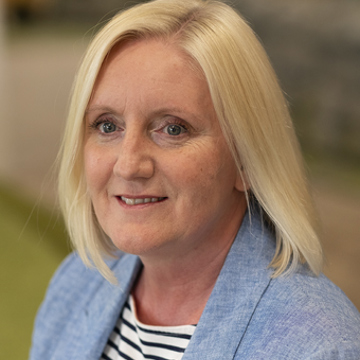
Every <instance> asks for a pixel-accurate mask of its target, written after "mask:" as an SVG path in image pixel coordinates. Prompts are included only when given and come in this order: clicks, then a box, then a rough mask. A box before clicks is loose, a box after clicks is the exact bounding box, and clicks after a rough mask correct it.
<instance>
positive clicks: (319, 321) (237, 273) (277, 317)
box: [30, 213, 360, 360]
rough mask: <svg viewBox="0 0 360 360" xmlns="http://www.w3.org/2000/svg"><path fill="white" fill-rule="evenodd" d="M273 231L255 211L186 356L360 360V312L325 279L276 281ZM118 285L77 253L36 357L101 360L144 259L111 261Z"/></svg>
mask: <svg viewBox="0 0 360 360" xmlns="http://www.w3.org/2000/svg"><path fill="white" fill-rule="evenodd" d="M274 251H275V240H274V236H273V234H272V233H271V232H270V231H269V230H268V229H267V228H266V227H265V226H264V225H262V222H261V220H260V216H259V214H256V213H254V214H252V216H251V221H250V219H249V215H248V214H247V215H246V216H245V218H244V220H243V223H242V226H241V228H240V230H239V232H238V235H237V237H236V239H235V241H234V243H233V246H232V248H231V250H230V252H229V254H228V256H227V258H226V262H225V264H224V266H223V268H222V270H221V273H220V275H219V277H218V280H217V282H216V285H215V287H214V289H213V291H212V294H211V296H210V298H209V300H208V303H207V305H206V307H205V309H204V311H203V314H202V316H201V319H200V321H199V323H198V325H197V328H196V331H195V333H194V335H193V337H192V339H191V341H190V343H189V346H188V348H187V349H186V351H185V353H184V356H183V360H202V359H204V360H230V359H237V360H240V359H241V360H250V359H257V360H259V359H264V360H265V359H266V360H282V359H284V360H285V359H286V360H295V359H308V360H310V359H311V360H315V359H316V360H325V359H326V360H335V359H344V360H359V359H360V316H359V312H358V311H357V310H356V308H355V307H354V306H353V305H352V303H351V302H350V301H349V300H348V299H347V298H346V296H345V295H344V294H343V292H342V291H341V290H340V289H339V288H337V287H336V286H335V285H334V284H332V283H331V282H330V281H329V280H328V279H327V278H326V277H325V276H323V275H321V276H320V277H314V276H312V275H311V274H310V272H309V271H308V270H307V269H306V268H305V267H302V268H300V269H299V270H298V271H297V272H296V273H295V274H293V275H292V276H288V277H284V276H282V277H279V278H276V279H272V278H271V274H272V271H271V269H269V268H268V264H269V263H270V261H271V259H272V257H273V255H274ZM110 266H111V268H112V270H113V271H114V273H115V274H116V276H117V278H118V281H119V284H120V285H119V286H114V285H111V284H109V283H108V282H107V281H105V280H104V279H103V278H102V276H101V275H99V273H98V272H97V271H96V270H91V269H88V268H86V267H85V266H84V265H83V264H82V262H81V260H80V259H79V257H78V256H77V255H76V254H72V255H70V256H69V257H68V258H67V259H66V260H65V261H64V263H63V264H62V265H61V267H60V268H59V270H58V271H57V273H56V275H55V276H54V278H53V280H52V282H51V284H50V286H49V289H48V292H47V295H46V298H45V301H44V302H43V304H42V306H41V308H40V310H39V312H38V315H37V319H36V323H35V329H34V334H33V343H32V348H31V355H30V358H31V359H32V360H83V359H84V360H85V359H87V360H98V359H99V358H100V356H101V353H102V351H103V349H104V347H105V344H106V342H107V339H108V337H109V335H110V333H111V331H112V330H113V327H114V325H115V323H116V321H117V319H118V316H119V314H120V311H121V310H122V307H123V305H124V302H125V300H126V299H127V297H128V294H129V291H130V290H131V287H132V285H133V283H134V280H135V279H136V277H137V274H138V273H139V270H140V269H141V266H142V265H141V262H140V260H139V258H138V257H137V256H134V255H127V254H126V255H122V256H121V257H120V259H119V260H116V261H113V262H111V263H110Z"/></svg>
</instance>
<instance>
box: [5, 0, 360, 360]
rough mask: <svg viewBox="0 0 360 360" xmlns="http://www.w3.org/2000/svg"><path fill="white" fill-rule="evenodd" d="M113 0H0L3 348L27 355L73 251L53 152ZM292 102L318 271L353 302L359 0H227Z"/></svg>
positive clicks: (357, 235)
mask: <svg viewBox="0 0 360 360" xmlns="http://www.w3.org/2000/svg"><path fill="white" fill-rule="evenodd" d="M134 3H135V2H134V1H126V2H125V1H122V0H117V1H115V0H102V1H98V0H5V1H4V0H3V2H1V3H0V125H1V126H0V236H1V238H0V246H1V251H0V263H1V271H0V291H1V295H0V319H1V321H0V347H1V354H2V356H3V358H6V359H26V358H27V356H28V351H29V347H30V341H31V331H32V327H33V321H34V317H35V314H36V310H37V308H38V306H39V304H40V302H41V300H42V298H43V296H44V292H45V289H46V286H47V284H48V281H49V279H50V277H51V275H52V273H53V272H54V271H55V269H56V267H57V266H58V265H59V263H60V262H61V260H62V259H63V258H64V257H65V256H66V254H67V253H68V252H69V251H70V246H69V243H68V239H67V235H66V232H65V230H64V228H63V223H62V220H61V217H60V216H59V214H58V208H57V203H56V194H55V188H56V186H55V181H56V180H55V179H56V175H55V174H56V167H54V161H55V159H56V155H57V151H58V148H59V144H60V140H61V135H62V131H63V127H64V121H65V117H66V112H67V107H68V100H69V94H70V90H71V84H72V81H73V78H74V75H75V72H76V69H77V66H78V64H79V61H80V59H81V56H82V54H83V52H84V50H85V48H86V46H87V44H88V43H89V40H90V38H91V36H92V35H93V34H94V32H95V31H96V29H98V28H99V26H101V24H102V23H103V22H104V21H106V19H108V18H109V17H110V16H111V15H113V14H114V13H116V12H117V11H118V10H120V9H121V8H123V6H130V5H132V4H134ZM232 3H233V4H234V6H235V7H236V8H238V9H239V10H240V11H241V13H242V14H243V15H244V16H245V18H246V19H247V21H248V22H249V23H250V24H251V26H252V27H253V28H254V29H255V32H256V33H257V34H258V35H259V37H260V39H261V41H262V43H263V45H264V46H265V48H266V50H267V51H268V54H269V56H270V58H271V61H272V63H273V65H274V67H275V70H276V72H277V74H278V76H279V79H280V82H281V84H282V87H283V89H284V91H285V93H286V97H287V99H288V101H289V105H290V108H291V112H292V115H293V118H294V122H295V126H296V130H297V133H298V135H299V138H300V142H301V145H302V148H303V151H304V155H305V158H306V161H307V165H308V170H309V176H310V179H311V184H312V188H313V193H314V197H315V200H316V204H317V207H318V210H319V215H320V219H321V222H322V226H323V244H324V248H325V253H326V266H325V273H326V274H327V275H328V276H329V277H330V278H331V279H332V280H333V281H334V282H335V283H336V284H337V285H338V286H340V287H341V288H342V289H343V291H345V293H346V294H347V295H348V296H349V297H350V299H351V300H352V301H353V303H354V304H355V305H356V306H357V307H358V308H359V309H360V284H359V278H360V21H359V19H360V1H359V0H292V1H287V0H233V1H232Z"/></svg>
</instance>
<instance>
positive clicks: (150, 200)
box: [117, 196, 167, 205]
mask: <svg viewBox="0 0 360 360" xmlns="http://www.w3.org/2000/svg"><path fill="white" fill-rule="evenodd" d="M117 198H118V199H120V200H121V201H123V202H124V203H125V204H126V205H140V204H148V203H156V202H160V201H164V200H165V199H167V198H166V197H145V198H128V197H125V196H117Z"/></svg>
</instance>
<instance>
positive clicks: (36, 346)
mask: <svg viewBox="0 0 360 360" xmlns="http://www.w3.org/2000/svg"><path fill="white" fill-rule="evenodd" d="M127 258H128V257H127V255H124V256H120V258H119V259H116V260H112V261H109V262H108V266H109V267H110V268H112V269H114V270H115V271H117V272H118V273H121V272H122V271H123V270H124V264H123V263H124V262H125V265H126V267H127V268H130V269H131V266H129V264H128V263H127V260H126V259H127ZM129 271H130V270H129ZM123 272H125V271H123ZM110 288H111V289H112V288H114V289H115V288H116V287H114V286H112V285H110V284H109V283H108V282H107V280H105V279H104V278H103V277H102V276H101V274H100V273H99V272H98V271H97V270H96V269H90V268H87V267H86V266H85V265H84V264H83V262H82V261H81V259H80V258H79V256H78V255H77V254H76V253H73V254H70V255H69V256H68V257H67V258H66V259H65V260H64V261H63V263H62V264H61V266H60V267H59V268H58V270H57V271H56V273H55V275H54V276H53V278H52V280H51V282H50V284H49V287H48V289H47V292H46V296H45V299H44V301H43V303H42V305H41V307H40V309H39V311H38V314H37V317H36V321H35V327H34V332H33V338H32V349H31V358H32V359H38V358H51V356H50V355H52V354H53V353H54V352H55V351H57V350H56V349H57V348H58V347H60V346H63V345H61V344H62V343H63V342H67V343H69V347H73V348H75V347H76V346H77V343H80V342H81V332H85V330H86V328H87V326H88V324H87V322H88V319H87V316H88V312H89V311H90V310H91V309H94V307H95V308H96V307H97V306H100V305H101V304H100V302H101V299H103V298H104V297H106V296H105V295H108V294H113V293H116V294H117V293H119V291H120V290H118V289H115V290H112V292H111V291H110V290H109V289H110ZM104 294H105V295H104ZM103 295H104V296H103ZM58 351H60V350H58ZM60 353H61V351H60Z"/></svg>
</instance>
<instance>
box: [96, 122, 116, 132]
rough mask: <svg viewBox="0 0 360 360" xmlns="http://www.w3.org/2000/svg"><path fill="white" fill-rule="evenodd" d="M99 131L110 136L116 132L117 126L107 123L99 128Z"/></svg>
mask: <svg viewBox="0 0 360 360" xmlns="http://www.w3.org/2000/svg"><path fill="white" fill-rule="evenodd" d="M99 129H100V131H101V132H103V133H106V134H109V133H112V132H114V131H116V125H115V124H113V123H111V122H105V123H102V124H101V125H100V126H99Z"/></svg>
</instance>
